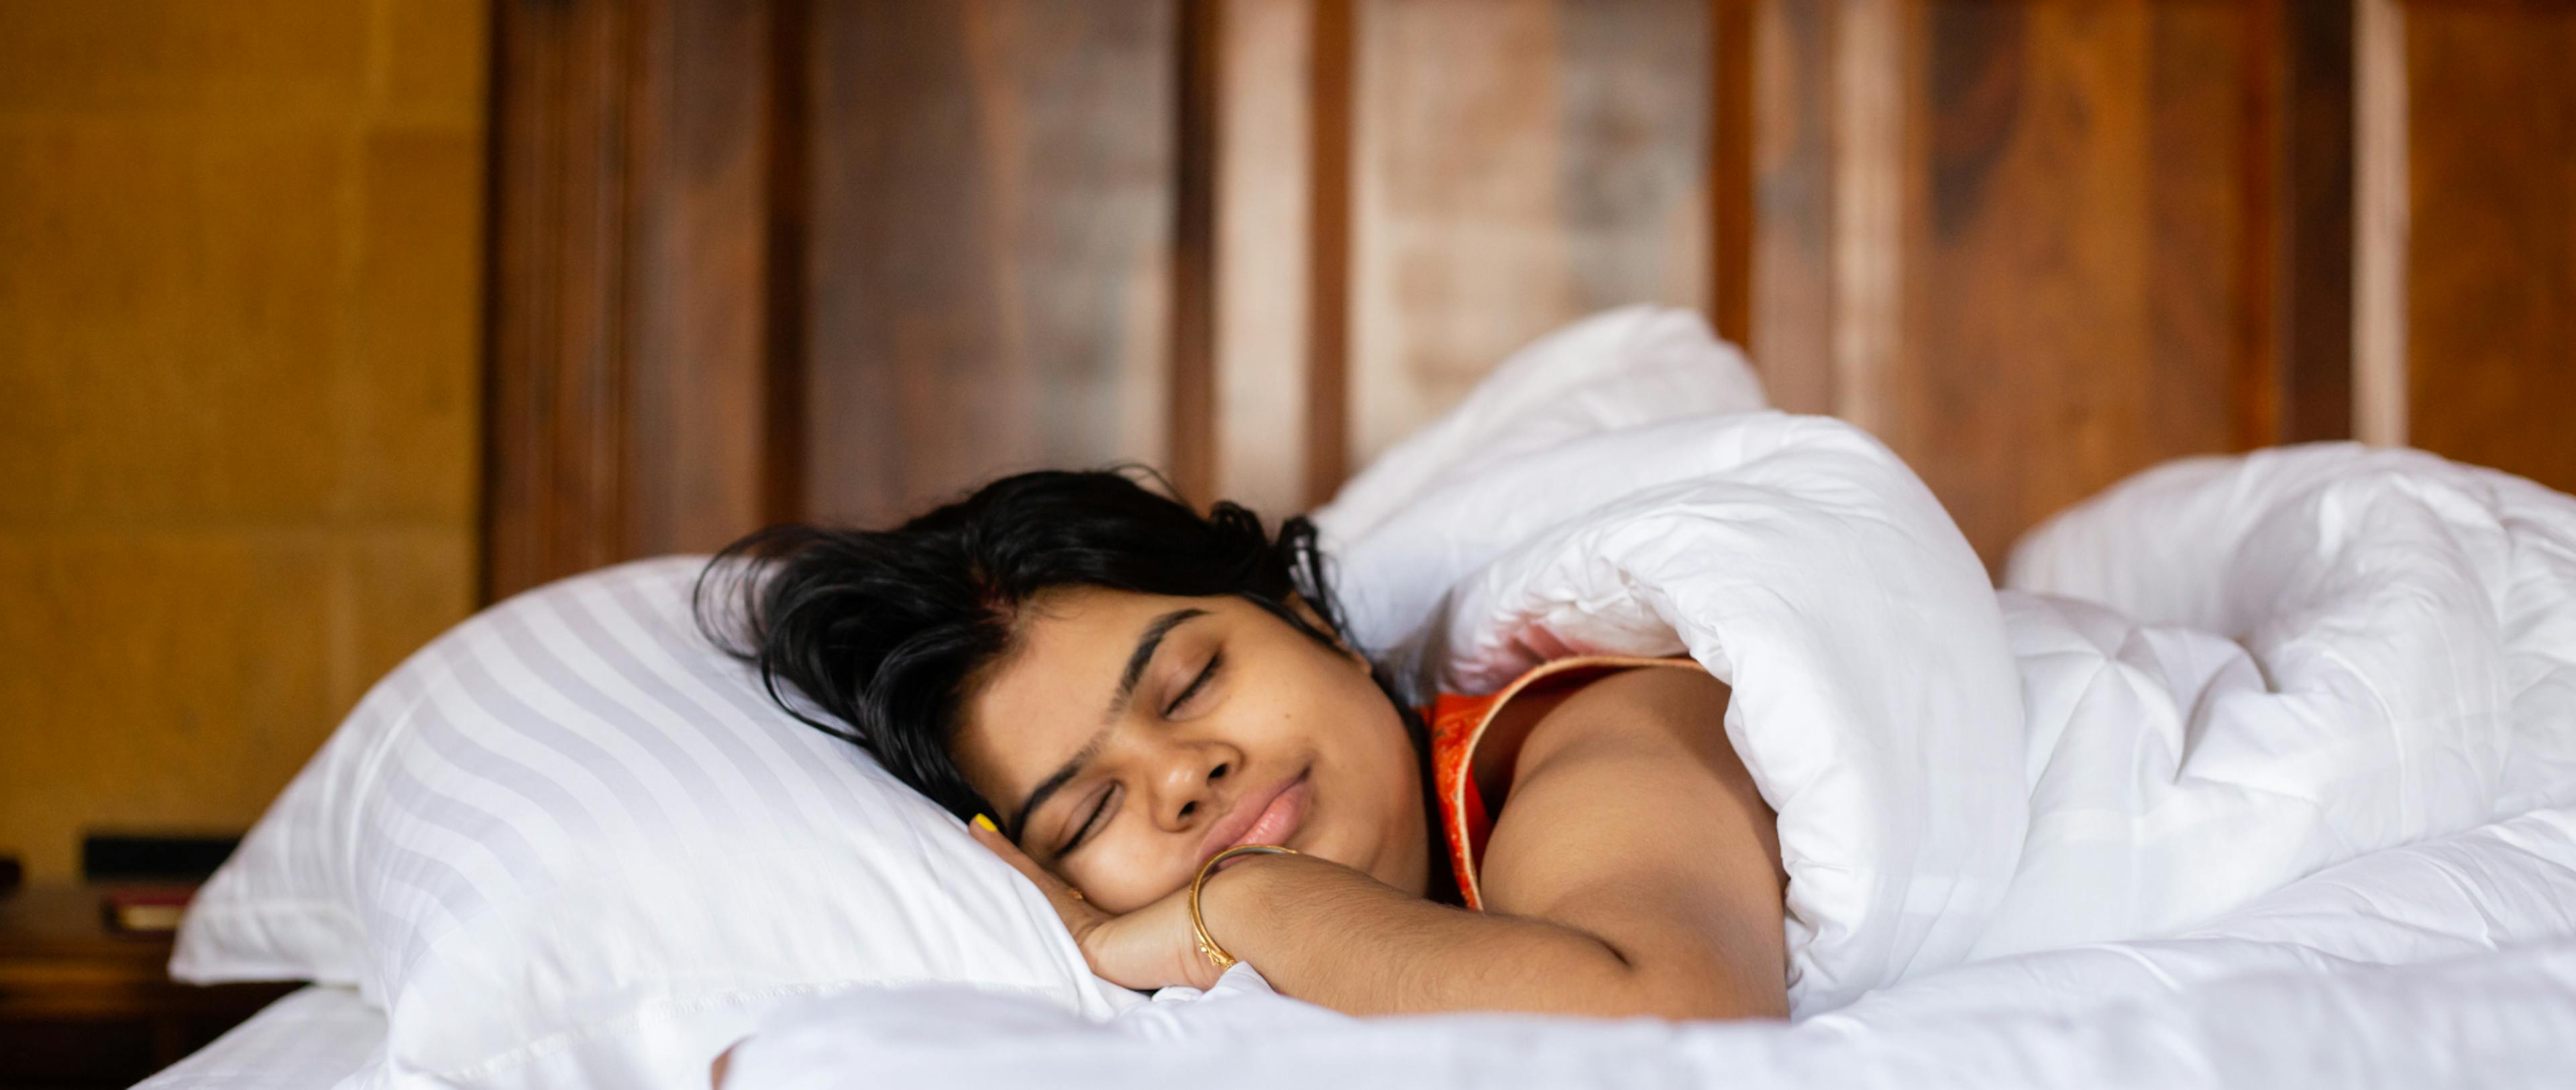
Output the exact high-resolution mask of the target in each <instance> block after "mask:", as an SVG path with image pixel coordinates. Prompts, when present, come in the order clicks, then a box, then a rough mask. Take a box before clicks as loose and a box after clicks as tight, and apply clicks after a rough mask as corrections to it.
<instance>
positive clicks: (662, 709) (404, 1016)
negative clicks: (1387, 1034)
mask: <svg viewBox="0 0 2576 1090" xmlns="http://www.w3.org/2000/svg"><path fill="white" fill-rule="evenodd" d="M704 563H705V559H704V558H703V557H666V558H661V559H656V560H648V561H640V562H637V563H632V564H627V565H623V566H620V567H615V568H609V569H605V570H602V571H597V572H592V573H590V574H587V575H583V576H579V577H576V578H573V579H568V580H565V581H563V582H559V583H555V584H552V585H550V586H546V587H542V588H539V589H537V590H534V591H530V592H528V593H527V594H523V595H520V596H519V597H516V598H513V599H511V600H509V601H507V602H504V603H502V604H500V605H497V606H494V607H492V608H491V609H489V610H486V611H484V612H483V613H481V614H479V615H477V616H475V617H473V618H471V619H469V620H467V621H465V622H464V623H463V624H460V625H458V626H457V627H456V628H454V629H452V630H450V631H449V632H447V633H446V634H445V635H443V636H441V637H439V638H438V639H437V640H435V641H433V642H432V643H430V645H429V646H427V647H425V648H423V649H422V650H421V651H419V652H418V653H417V654H414V655H413V656H412V657H411V658H410V659H409V660H407V661H406V662H404V663H403V664H402V665H401V666H400V667H399V668H397V669H396V670H395V671H394V672H393V673H392V674H390V675H388V676H387V677H386V678H385V679H384V680H383V681H381V682H379V683H378V684H377V685H376V687H375V688H374V689H373V690H372V691H370V692H369V693H368V694H367V696H366V698H365V699H364V700H362V701H361V702H360V703H359V705H358V707H357V709H356V710H355V711H353V712H352V713H351V714H350V716H349V718H348V720H347V721H345V722H344V723H342V724H341V725H340V728H339V730H338V731H337V732H336V733H334V734H333V735H332V737H331V739H330V741H329V742H328V743H327V744H326V745H325V746H324V747H323V749H322V751H321V753H320V754H318V755H317V756H315V757H314V758H313V760H312V762H311V763H310V764H308V765H306V766H305V768H304V770H303V771H302V772H301V773H300V774H298V775H297V777H296V778H295V780H294V782H293V783H292V784H290V785H289V786H288V787H287V789H286V792H285V794H284V795H282V796H280V797H279V798H278V800H277V801H276V803H275V804H273V805H272V806H271V807H270V809H269V811H268V813H267V814H266V815H265V816H263V817H262V818H261V819H260V822H259V824H258V825H257V826H256V827H254V828H253V829H252V830H251V833H250V835H249V837H248V838H247V839H245V840H244V842H243V844H242V847H241V850H240V851H239V852H237V853H236V854H235V855H234V857H233V858H232V859H231V860H230V861H228V862H226V863H225V865H224V867H223V869H222V870H221V871H219V872H218V873H217V874H216V875H215V877H214V878H213V880H212V881H210V882H209V883H208V884H207V885H206V887H205V888H204V889H203V890H202V891H201V892H200V894H199V895H198V898H197V900H196V902H195V904H194V905H193V906H192V907H191V909H190V911H189V913H188V916H187V920H186V923H185V925H184V926H183V928H182V930H181V933H180V936H179V945H178V949H177V953H176V955H175V956H174V957H173V959H172V961H171V971H172V973H173V974H174V975H176V976H177V977H178V978H180V979H182V980H188V981H194V982H202V983H212V982H218V981H234V980H273V979H306V980H318V981H323V982H328V983H334V984H346V985H354V986H356V987H357V988H358V989H360V992H361V994H362V995H363V996H364V997H365V998H366V999H367V1000H368V1001H369V1002H371V1003H373V1004H375V1005H377V1006H380V1007H381V1008H383V1009H384V1010H385V1012H386V1016H387V1021H388V1024H389V1027H390V1028H389V1033H390V1036H389V1039H388V1048H387V1053H386V1064H387V1069H386V1072H383V1073H380V1074H382V1075H384V1076H385V1078H384V1079H383V1080H380V1081H387V1082H389V1083H390V1082H400V1081H407V1080H409V1079H411V1078H413V1077H415V1076H429V1077H433V1078H436V1079H439V1080H443V1081H444V1082H446V1083H451V1084H460V1085H476V1086H502V1085H527V1084H532V1083H531V1080H532V1079H533V1078H534V1077H535V1076H536V1075H537V1074H538V1073H539V1072H552V1073H555V1074H560V1073H562V1070H563V1067H562V1065H563V1064H564V1063H565V1062H566V1061H567V1060H568V1059H569V1058H574V1057H580V1056H587V1057H591V1058H593V1059H599V1058H602V1057H605V1058H606V1060H605V1061H604V1062H608V1063H610V1064H611V1066H613V1067H615V1068H616V1069H617V1070H619V1071H621V1072H624V1073H626V1074H628V1075H629V1076H630V1077H631V1076H633V1075H635V1074H637V1073H642V1074H644V1075H645V1076H646V1077H648V1079H649V1081H652V1082H663V1081H664V1076H665V1075H666V1074H667V1077H668V1079H669V1080H670V1084H671V1085H693V1086H703V1085H704V1082H705V1072H706V1063H707V1061H708V1060H710V1059H712V1058H713V1056H714V1055H715V1054H716V1053H717V1052H718V1051H720V1050H722V1049H723V1048H724V1047H725V1046H726V1045H727V1044H729V1043H731V1042H732V1041H734V1040H735V1039H737V1038H739V1037H740V1036H742V1035H743V1034H745V1033H748V1032H749V1031H750V1030H751V1028H752V1027H753V1025H754V1024H755V1023H756V1021H757V1019H758V1017H759V1016H760V1015H761V1014H762V1013H763V1012H765V1011H766V1010H768V1009H769V1008H771V1007H772V1006H775V1005H776V1004H778V1003H780V1002H782V1001H784V1000H787V999H791V998H798V997H803V996H808V995H814V994H821V993H828V992H832V991H837V990H840V989H843V988H848V987H852V986H858V985H886V984H911V983H949V984H964V985H969V986H977V987H986V988H996V989H1002V990H1006V991H1011V992H1017V993H1023V994H1033V995H1038V996H1042V997H1045V998H1048V999H1051V1000H1053V1001H1056V1002H1058V1003H1061V1004H1062V1005H1063V1006H1064V1007H1066V1008H1067V1009H1069V1010H1074V1011H1078V1012H1081V1013H1084V1014H1087V1015H1091V1016H1094V1017H1105V1016H1106V1015H1108V1014H1110V1013H1112V1012H1114V1011H1115V1010H1116V1009H1118V1008H1120V1007H1123V1006H1125V1005H1126V1004H1127V1003H1129V1002H1132V1001H1134V997H1133V995H1132V994H1131V993H1128V992H1126V991H1124V990H1123V989H1119V988H1117V987H1115V986H1113V985H1109V984H1107V983H1106V982H1103V981H1100V980H1099V979H1098V978H1096V977H1094V976H1092V975H1091V973H1090V972H1089V970H1088V968H1087V967H1086V966H1085V964H1084V962H1083V960H1082V956H1081V954H1080V952H1079V951H1078V950H1077V949H1076V948H1075V947H1074V945H1073V942H1072V940H1071V938H1070V937H1069V936H1068V935H1067V934H1066V933H1065V931H1064V928H1063V926H1062V925H1061V924H1060V923H1058V922H1057V920H1056V917H1055V915H1054V913H1053V912H1052V911H1051V910H1050V909H1049V908H1048V907H1047V905H1046V904H1045V902H1044V900H1043V899H1042V898H1041V897H1040V896H1039V895H1038V893H1037V891H1036V890H1035V888H1034V887H1032V886H1030V885H1029V884H1028V883H1027V882H1026V881H1025V880H1023V879H1021V878H1020V877H1019V876H1018V875H1016V874H1015V873H1013V872H1012V871H1011V870H1010V869H1009V868H1008V867H1007V866H1006V865H1004V864H1003V863H1002V862H1001V861H1000V860H999V859H996V858H994V857H993V856H992V855H991V853H989V852H987V851H986V850H985V849H984V848H983V847H981V846H980V845H977V844H975V843H974V842H973V841H972V840H971V839H970V838H968V837H967V835H966V834H965V832H964V831H963V829H962V828H960V827H959V825H958V823H957V822H956V821H955V819H953V818H951V817H949V816H948V815H947V814H946V813H945V812H943V811H941V810H940V809H939V808H938V807H936V806H934V805H933V804H931V803H930V802H929V800H927V799H925V798H923V797H922V796H920V795H919V794H918V793H916V792H914V791H912V790H911V789H909V788H907V787H904V786H903V785H902V784H900V783H898V782H897V781H896V780H895V779H894V778H893V777H892V776H891V775H889V774H888V773H886V772H885V771H884V770H883V769H882V768H880V767H879V766H878V765H877V764H876V763H875V762H874V761H873V760H871V759H870V758H869V757H868V756H867V755H866V754H864V753H862V752H860V751H859V750H858V749H856V748H855V747H853V746H850V745H848V744H847V743H844V742H841V741H838V740H835V739H832V738H829V737H827V736H825V735H823V734H821V733H820V732H817V731H815V730H813V729H812V728H810V727H807V726H805V725H804V724H801V723H798V722H797V721H795V720H794V719H793V718H791V717H789V716H787V715H786V714H785V713H784V712H782V711H780V710H779V709H778V708H777V707H776V706H774V705H773V704H771V703H770V701H769V699H768V697H767V695H766V694H765V693H764V692H763V691H762V689H761V687H760V684H759V681H758V678H757V677H756V675H755V674H754V673H753V672H752V671H751V670H750V669H749V668H748V667H746V666H744V665H743V664H741V663H739V662H737V661H735V660H733V659H731V658H729V657H727V656H726V655H724V654H723V653H722V652H720V651H719V650H718V649H716V648H715V647H713V646H712V645H710V644H709V643H708V642H707V641H706V640H705V638H704V637H703V636H701V635H700V634H699V633H698V631H697V629H696V627H695V624H694V621H693V620H692V617H691V614H690V602H689V596H690V591H691V587H692V584H693V582H694V580H695V579H696V576H697V573H698V571H699V569H700V567H701V566H702V565H703V564H704ZM584 1062H590V1061H584ZM394 1073H400V1074H401V1075H402V1078H401V1079H399V1080H397V1079H393V1074H394ZM549 1077H551V1076H549Z"/></svg>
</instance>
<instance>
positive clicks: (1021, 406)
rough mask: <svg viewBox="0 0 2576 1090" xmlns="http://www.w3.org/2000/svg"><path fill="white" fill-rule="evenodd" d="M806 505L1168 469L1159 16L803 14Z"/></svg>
mask: <svg viewBox="0 0 2576 1090" xmlns="http://www.w3.org/2000/svg"><path fill="white" fill-rule="evenodd" d="M812 20H813V28H812V33H811V35H810V37H809V43H810V48H811V50H812V52H811V53H810V54H809V55H808V57H807V58H806V59H807V63H808V64H810V66H811V73H812V75H811V82H810V88H811V119H812V127H811V129H810V131H809V132H808V133H807V134H806V138H805V139H806V155H807V157H808V160H809V162H810V171H809V174H808V179H807V182H808V184H807V188H806V192H807V193H808V195H809V207H808V209H807V214H808V215H809V216H810V217H811V218H810V220H809V222H810V224H811V230H810V233H809V235H808V237H807V242H806V244H807V269H808V277H807V280H806V285H805V291H806V293H807V294H806V297H805V312H806V313H807V314H808V315H809V316H810V321H809V322H808V324H807V341H806V344H805V346H804V347H805V357H804V359H803V360H801V361H797V364H798V366H799V367H800V369H801V371H802V374H803V382H804V388H805V418H804V423H805V428H806V440H807V441H806V443H805V457H806V459H807V466H808V468H807V471H806V481H805V496H804V503H803V505H802V506H803V508H804V514H806V515H807V516H810V517H818V518H823V519H828V520H835V521H852V522H857V523H862V524H882V523H886V522H889V521H892V520H895V519H898V518H901V517H904V516H908V515H911V514H915V513H918V512H919V511H920V510H922V509H923V508H925V507H926V506H928V505H931V504H933V503H936V502H939V501H943V500H947V499H951V498H954V497H956V496H958V495H959V494H961V493H962V492H964V491H965V490H968V489H970V488H972V487H973V486H975V485H978V484H981V483H983V482H984V481H986V480H988V479H990V478H992V477H994V476H997V475H1000V474H1003V473H1006V472H1011V471H1015V470H1023V469H1030V468H1036V467H1039V466H1086V465H1096V464H1101V463H1105V462H1109V461H1112V460H1119V459H1133V460H1138V461H1144V462H1148V463H1155V462H1159V461H1161V459H1162V457H1163V455H1164V453H1165V451H1166V449H1167V447H1166V435H1167V427H1166V412H1167V407H1168V405H1169V391H1168V387H1167V385H1166V374H1165V370H1166V365H1167V362H1168V361H1167V356H1166V352H1165V338H1166V336H1167V316H1168V311H1167V307H1168V306H1169V303H1170V281H1169V279H1168V277H1167V275H1166V264H1165V263H1166V262H1167V261H1168V260H1169V257H1170V254H1169V247H1170V245H1171V231H1172V213H1171V200H1172V194H1173V188H1172V185H1173V183H1172V177H1173V168H1174V165H1175V160H1174V152H1173V122H1172V116H1173V115H1172V111H1173V93H1174V91H1173V73H1174V69H1175V65H1174V63H1173V52H1172V50H1173V42H1174V34H1175V24H1174V6H1173V4H1172V3H1170V2H1161V3H1134V2H1126V0H1089V2H1083V3H1045V2H1038V0H974V2H967V3H949V2H946V0H900V2H888V3H873V4H834V5H817V6H816V7H815V8H814V9H813V13H812Z"/></svg>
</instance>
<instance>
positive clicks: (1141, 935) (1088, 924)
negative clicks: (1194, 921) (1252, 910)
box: [966, 823, 1220, 991]
mask: <svg viewBox="0 0 2576 1090" xmlns="http://www.w3.org/2000/svg"><path fill="white" fill-rule="evenodd" d="M966 830H967V833H968V834H969V835H971V836H973V837H974V838H975V840H976V842H977V843H980V844H982V845H984V846H985V847H986V848H989V849H992V851H993V854H995V855H999V856H1001V857H1002V861H1003V862H1005V863H1009V864H1010V865H1011V868H1012V869H1014V870H1017V871H1019V872H1020V874H1021V875H1023V876H1025V877H1027V878H1028V880H1029V881H1032V882H1035V883H1037V886H1038V889H1039V891H1040V892H1043V893H1045V894H1046V899H1047V904H1049V905H1052V906H1054V908H1055V912H1056V915H1057V916H1059V917H1061V918H1062V919H1063V920H1064V926H1065V929H1066V930H1068V931H1071V932H1073V941H1074V944H1075V945H1076V946H1078V947H1080V948H1081V950H1082V958H1083V960H1084V961H1087V962H1090V963H1091V971H1092V972H1094V973H1098V974H1100V976H1101V977H1103V978H1104V979H1107V980H1109V981H1110V982H1112V983H1115V984H1118V985H1120V986H1122V987H1128V988H1138V989H1144V990H1148V991H1150V990H1152V989H1155V988H1162V987H1168V986H1170V985H1174V984H1186V985H1189V986H1190V987H1193V988H1208V987H1212V986H1214V985H1215V984H1216V978H1217V977H1218V976H1219V975H1220V974H1219V973H1218V972H1217V968H1216V966H1215V964H1213V963H1211V962H1210V961H1208V959H1207V955H1205V954H1201V953H1199V946H1198V933H1197V932H1196V931H1194V930H1192V929H1191V927H1190V890H1189V887H1188V886H1183V887H1181V888H1180V889H1177V890H1174V891H1172V892H1171V893H1170V894H1168V895H1166V896H1164V897H1163V898H1162V899H1161V900H1158V901H1155V902H1154V903H1152V904H1149V905H1146V906H1145V907H1143V908H1139V909H1137V910H1135V911H1133V912H1129V913H1127V914H1125V915H1120V916H1113V915H1110V914H1109V913H1107V912H1103V911H1101V910H1100V909H1099V908H1098V907H1097V906H1095V905H1093V904H1092V903H1091V902H1089V901H1086V900H1083V899H1082V897H1081V895H1080V894H1077V893H1075V892H1074V891H1073V887H1072V886H1069V885H1066V884H1065V881H1064V879H1062V878H1058V877H1056V876H1055V874H1054V873H1052V872H1050V871H1048V870H1047V869H1046V868H1044V867H1041V866H1038V864H1037V861H1036V860H1033V859H1030V858H1029V857H1028V855H1027V853H1025V852H1022V851H1020V848H1019V845H1016V844H1013V843H1011V842H1010V840H1009V839H1008V838H1005V837H1004V836H1003V835H1002V834H1000V833H998V832H994V831H992V830H990V829H986V828H984V827H983V826H982V825H981V824H977V823H969V824H968V825H967V826H966ZM1208 878H1209V884H1210V885H1214V884H1215V879H1216V876H1215V875H1209V876H1208Z"/></svg>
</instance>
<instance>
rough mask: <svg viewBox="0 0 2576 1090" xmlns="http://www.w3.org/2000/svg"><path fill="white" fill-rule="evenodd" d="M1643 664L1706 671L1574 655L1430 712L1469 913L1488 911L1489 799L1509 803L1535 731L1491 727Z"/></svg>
mask: <svg viewBox="0 0 2576 1090" xmlns="http://www.w3.org/2000/svg"><path fill="white" fill-rule="evenodd" d="M1636 666H1686V667H1689V668H1691V669H1694V670H1698V669H1703V667H1701V666H1700V664H1699V663H1697V662H1695V661H1693V660H1691V659H1689V658H1686V657H1680V656H1676V657H1673V658H1660V659H1659V658H1644V657H1639V656H1635V655H1574V656H1570V657H1567V658H1561V659H1553V660H1550V661H1547V662H1542V663H1540V664H1538V665H1536V666H1533V667H1530V668H1529V670H1528V671H1527V672H1525V673H1523V674H1521V676H1519V677H1517V678H1514V679H1512V683H1511V684H1509V685H1505V686H1503V687H1502V688H1501V689H1498V690H1496V691H1494V692H1491V693H1487V694H1485V695H1483V696H1459V695H1457V694H1455V693H1441V694H1440V695H1438V696H1437V697H1435V698H1433V699H1432V701H1431V706H1430V707H1428V708H1424V709H1422V717H1423V719H1424V720H1426V721H1428V722H1429V723H1430V724H1431V782H1432V788H1433V789H1434V790H1436V791H1438V792H1439V793H1440V824H1441V827H1442V829H1443V831H1444V832H1446V833H1447V835H1448V839H1449V865H1450V867H1451V869H1453V870H1455V871H1456V872H1457V875H1458V893H1459V896H1461V897H1463V898H1465V900H1466V902H1467V907H1468V908H1470V909H1474V910H1475V911H1478V912H1482V911H1484V910H1485V906H1484V897H1483V894H1482V892H1481V891H1480V890H1478V889H1477V888H1476V861H1477V859H1478V858H1479V857H1481V856H1482V855H1483V854H1484V852H1485V841H1486V839H1487V838H1488V837H1490V836H1492V835H1493V832H1494V821H1493V817H1492V815H1491V813H1490V812H1488V811H1487V810H1486V809H1485V796H1486V793H1487V792H1488V791H1491V792H1492V793H1493V795H1494V797H1496V798H1501V797H1502V794H1503V792H1505V791H1508V790H1510V788H1511V775H1512V759H1513V758H1514V757H1517V756H1519V754H1520V748H1521V743H1522V742H1523V741H1525V740H1526V739H1527V736H1528V734H1529V727H1530V726H1531V724H1530V723H1526V722H1524V723H1516V724H1513V728H1512V729H1511V730H1508V731H1498V730H1492V729H1489V728H1492V727H1493V726H1494V723H1495V720H1496V719H1498V718H1500V717H1501V714H1502V710H1503V705H1504V704H1505V703H1507V702H1509V701H1510V700H1511V699H1512V698H1513V697H1515V696H1519V695H1521V694H1523V693H1537V692H1556V691H1560V690H1564V689H1570V688H1574V687H1576V686H1579V685H1582V684H1583V683H1584V682H1587V681H1591V680H1594V679H1596V678H1600V677H1603V676H1606V675H1609V674H1613V673H1617V672H1619V671H1621V670H1625V669H1628V668H1630V667H1636Z"/></svg>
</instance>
